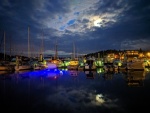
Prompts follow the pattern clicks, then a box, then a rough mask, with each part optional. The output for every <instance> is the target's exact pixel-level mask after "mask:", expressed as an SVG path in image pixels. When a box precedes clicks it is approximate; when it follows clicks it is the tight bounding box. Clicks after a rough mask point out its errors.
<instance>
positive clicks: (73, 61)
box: [67, 43, 79, 70]
mask: <svg viewBox="0 0 150 113" xmlns="http://www.w3.org/2000/svg"><path fill="white" fill-rule="evenodd" d="M78 67H79V60H78V59H77V58H75V45H74V43H73V54H72V59H71V60H70V63H69V65H68V67H67V68H68V69H69V70H78Z"/></svg>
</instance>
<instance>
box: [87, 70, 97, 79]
mask: <svg viewBox="0 0 150 113" xmlns="http://www.w3.org/2000/svg"><path fill="white" fill-rule="evenodd" d="M85 74H86V78H87V79H94V78H95V74H96V71H85Z"/></svg>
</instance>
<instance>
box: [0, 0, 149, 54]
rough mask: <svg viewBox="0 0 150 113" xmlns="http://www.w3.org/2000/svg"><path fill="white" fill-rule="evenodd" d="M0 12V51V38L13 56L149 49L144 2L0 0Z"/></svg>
mask: <svg viewBox="0 0 150 113" xmlns="http://www.w3.org/2000/svg"><path fill="white" fill-rule="evenodd" d="M0 12H1V13H0V36H1V37H0V41H1V42H0V44H1V45H0V47H1V51H3V48H4V46H3V45H4V43H3V42H4V37H5V45H6V51H7V52H9V51H10V48H11V51H12V52H13V53H14V54H27V52H28V50H30V52H31V53H32V54H38V53H40V52H41V51H42V52H44V54H54V53H55V45H56V44H57V50H58V55H71V53H72V51H73V44H74V45H75V50H76V52H77V53H78V54H87V53H93V52H97V51H101V50H108V49H116V50H125V49H140V48H141V49H142V50H150V1H149V0H0ZM4 34H5V36H4ZM28 39H29V40H28ZM29 48H30V49H29ZM41 48H42V49H41Z"/></svg>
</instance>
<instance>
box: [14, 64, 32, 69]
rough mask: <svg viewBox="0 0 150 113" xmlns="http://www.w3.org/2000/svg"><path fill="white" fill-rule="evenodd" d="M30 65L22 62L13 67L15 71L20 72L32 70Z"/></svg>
mask: <svg viewBox="0 0 150 113" xmlns="http://www.w3.org/2000/svg"><path fill="white" fill-rule="evenodd" d="M32 69H33V68H32V65H30V63H28V62H22V63H21V64H17V65H16V66H15V71H20V70H32Z"/></svg>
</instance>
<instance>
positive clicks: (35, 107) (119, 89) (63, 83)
mask: <svg viewBox="0 0 150 113" xmlns="http://www.w3.org/2000/svg"><path fill="white" fill-rule="evenodd" d="M0 73H1V74H0V113H7V112H14V113H17V112H18V113H56V112H57V113H136V112H145V111H149V106H150V105H149V101H150V73H149V72H143V71H134V72H120V73H103V72H100V73H97V72H88V71H87V72H83V71H64V70H63V71H59V70H55V71H47V70H42V71H32V72H28V71H27V72H15V73H9V74H7V73H4V72H0Z"/></svg>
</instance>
